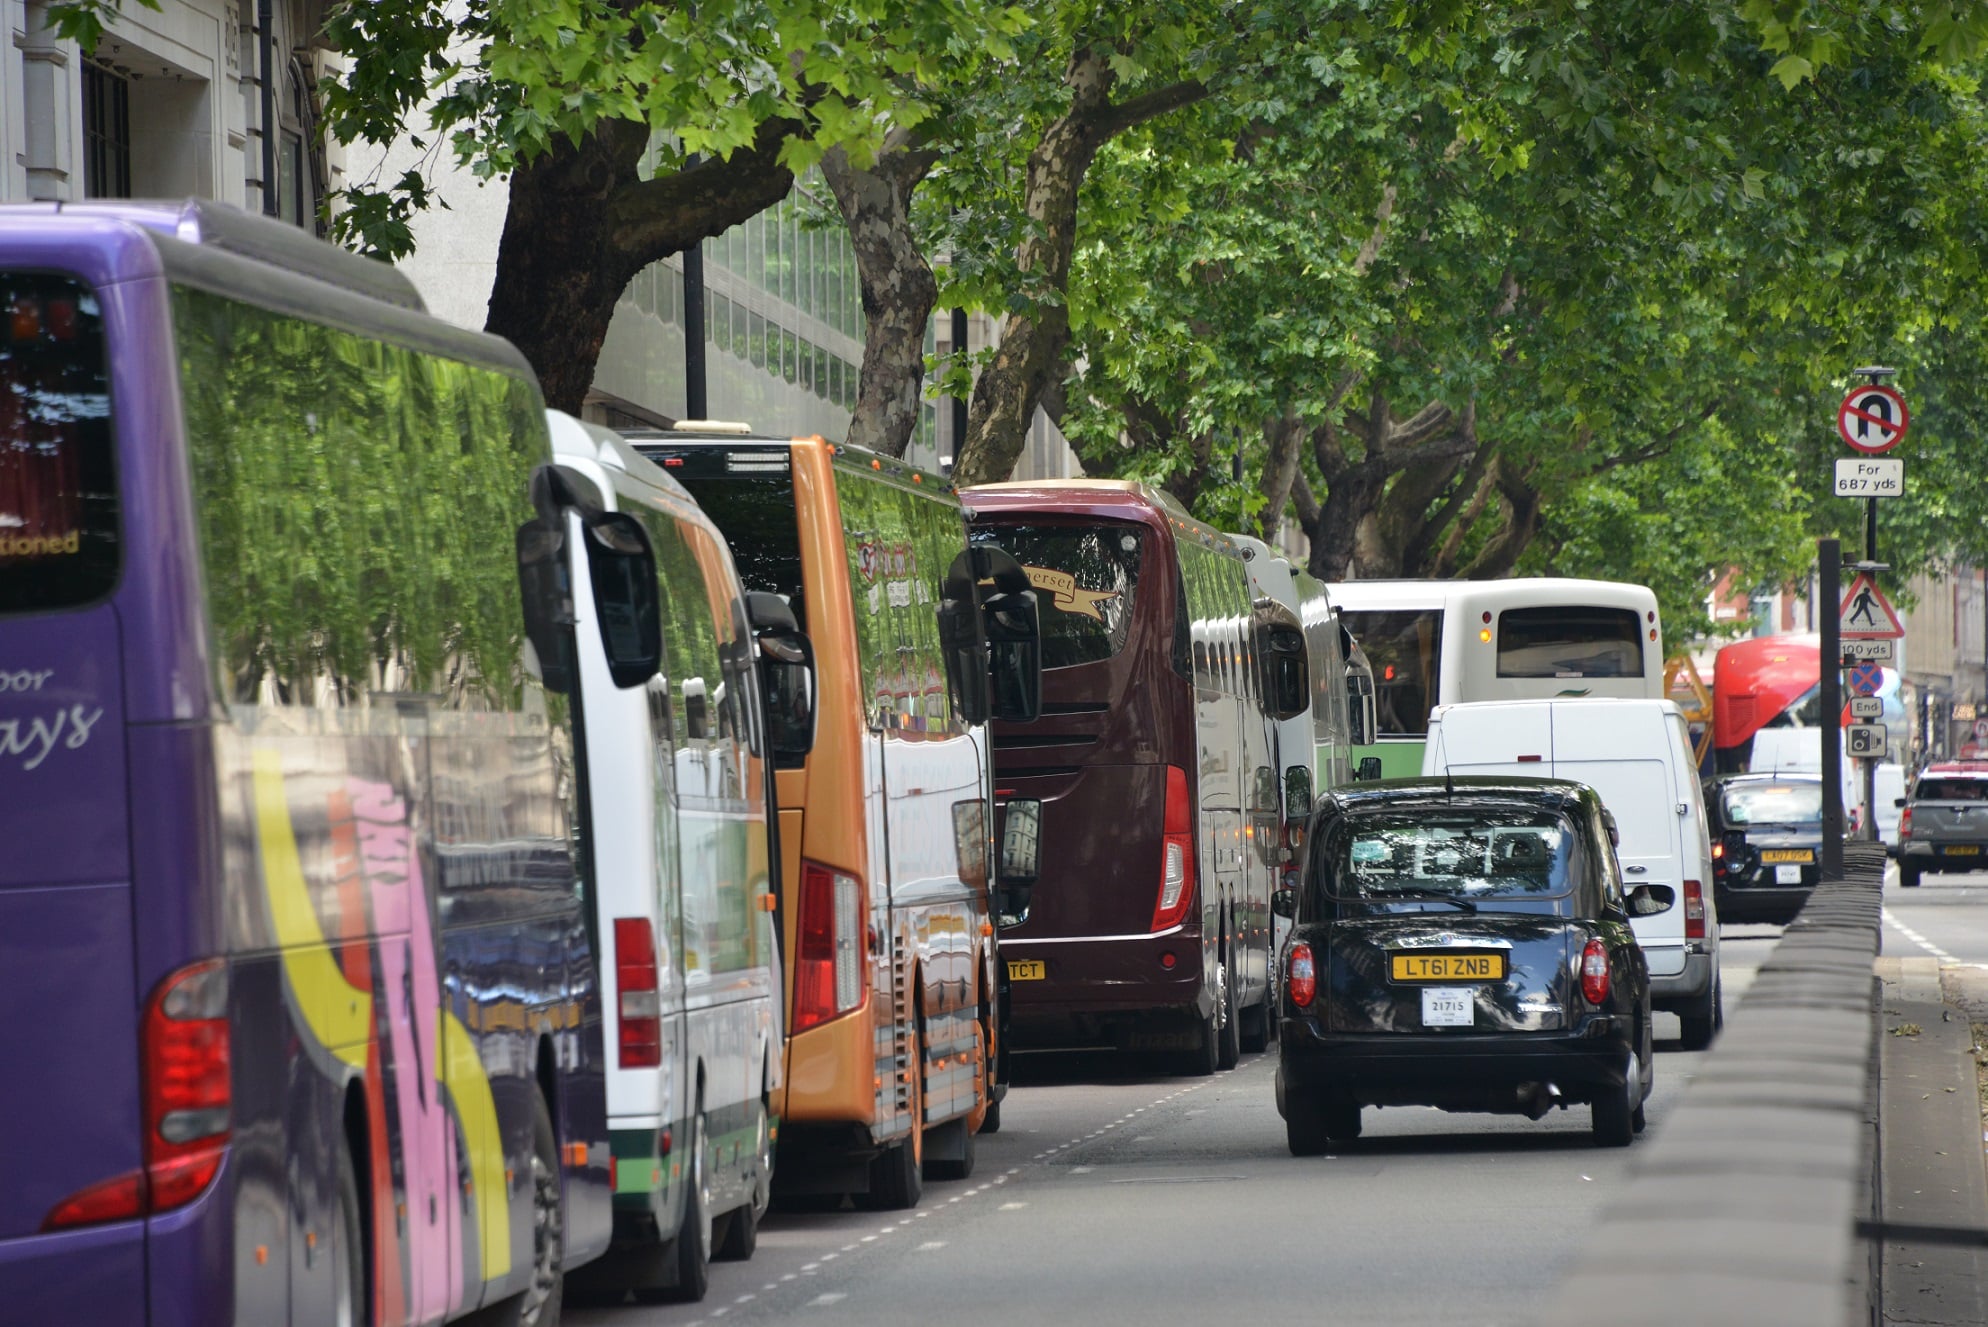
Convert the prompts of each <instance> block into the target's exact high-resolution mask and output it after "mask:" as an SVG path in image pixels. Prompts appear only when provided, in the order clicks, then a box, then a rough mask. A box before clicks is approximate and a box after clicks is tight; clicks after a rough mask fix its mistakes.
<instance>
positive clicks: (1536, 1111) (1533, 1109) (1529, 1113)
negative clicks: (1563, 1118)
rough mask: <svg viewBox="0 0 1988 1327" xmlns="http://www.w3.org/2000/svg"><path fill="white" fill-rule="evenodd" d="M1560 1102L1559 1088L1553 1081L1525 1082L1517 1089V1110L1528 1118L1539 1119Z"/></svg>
mask: <svg viewBox="0 0 1988 1327" xmlns="http://www.w3.org/2000/svg"><path fill="white" fill-rule="evenodd" d="M1559 1104H1560V1089H1559V1087H1558V1086H1557V1085H1555V1084H1553V1083H1527V1084H1526V1085H1525V1086H1523V1087H1521V1088H1520V1089H1519V1112H1520V1113H1521V1114H1523V1115H1524V1116H1525V1117H1526V1118H1527V1119H1529V1120H1539V1119H1543V1118H1545V1116H1546V1112H1548V1111H1550V1110H1552V1109H1553V1108H1554V1107H1555V1106H1557V1105H1559Z"/></svg>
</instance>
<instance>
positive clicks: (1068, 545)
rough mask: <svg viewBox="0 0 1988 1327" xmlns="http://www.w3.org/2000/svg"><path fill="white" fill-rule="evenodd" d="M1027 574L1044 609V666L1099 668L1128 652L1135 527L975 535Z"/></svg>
mask: <svg viewBox="0 0 1988 1327" xmlns="http://www.w3.org/2000/svg"><path fill="white" fill-rule="evenodd" d="M974 540H975V542H978V543H996V544H999V545H1000V546H1001V547H1003V548H1005V549H1006V550H1007V551H1008V552H1009V553H1011V554H1013V555H1014V557H1015V560H1016V561H1018V562H1020V563H1021V564H1022V566H1024V567H1025V568H1027V569H1028V574H1029V579H1030V580H1031V581H1033V582H1034V583H1035V588H1036V590H1037V591H1038V593H1039V596H1040V599H1041V604H1042V610H1041V611H1042V666H1043V667H1044V668H1070V667H1074V666H1075V665H1078V664H1088V663H1098V662H1100V661H1102V660H1105V659H1109V658H1111V657H1112V656H1113V655H1115V654H1117V653H1118V652H1119V651H1120V650H1122V649H1124V648H1125V642H1126V640H1127V639H1128V638H1129V637H1130V636H1131V634H1132V613H1133V609H1134V607H1135V600H1136V596H1137V594H1138V590H1139V564H1140V562H1141V560H1142V559H1143V557H1144V556H1145V546H1146V538H1145V531H1144V530H1142V529H1141V528H1140V527H1139V526H1136V525H1132V524H1119V523H1111V524H1101V525H1090V526H1078V525H1007V524H1002V525H999V526H994V527H983V528H982V529H980V530H977V531H975V533H974Z"/></svg>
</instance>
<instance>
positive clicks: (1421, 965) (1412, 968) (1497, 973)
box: [1388, 953, 1505, 981]
mask: <svg viewBox="0 0 1988 1327" xmlns="http://www.w3.org/2000/svg"><path fill="white" fill-rule="evenodd" d="M1388 975H1390V976H1391V977H1393V978H1394V979H1395V980H1396V981H1503V980H1504V979H1505V955H1503V954H1457V953H1430V954H1389V955H1388Z"/></svg>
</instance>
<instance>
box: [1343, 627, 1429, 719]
mask: <svg viewBox="0 0 1988 1327" xmlns="http://www.w3.org/2000/svg"><path fill="white" fill-rule="evenodd" d="M1341 616H1342V617H1343V618H1344V619H1345V622H1346V626H1347V628H1348V629H1349V630H1350V631H1351V632H1352V633H1353V638H1354V639H1355V640H1357V641H1359V642H1360V648H1361V649H1363V650H1365V651H1366V653H1367V662H1368V663H1369V664H1370V665H1372V667H1373V670H1374V706H1375V709H1376V710H1377V711H1378V713H1379V725H1378V726H1379V728H1380V736H1382V737H1426V736H1427V735H1428V732H1429V710H1430V708H1431V707H1432V706H1435V705H1439V704H1441V703H1442V699H1443V698H1442V697H1441V696H1440V695H1439V694H1438V693H1437V687H1436V676H1437V671H1436V670H1437V667H1438V664H1439V661H1440V660H1441V658H1442V652H1443V610H1442V609H1440V608H1418V609H1408V610H1403V611H1398V612H1397V611H1376V610H1364V609H1352V608H1349V609H1346V610H1344V611H1343V613H1342V614H1341Z"/></svg>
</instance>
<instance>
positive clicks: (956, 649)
mask: <svg viewBox="0 0 1988 1327" xmlns="http://www.w3.org/2000/svg"><path fill="white" fill-rule="evenodd" d="M961 556H962V557H964V556H965V555H964V554H962V555H961ZM972 590H973V587H972V586H971V584H967V583H961V582H957V581H955V579H954V578H953V577H950V576H949V577H947V578H946V597H945V598H943V599H941V600H940V601H939V612H938V618H939V653H940V655H941V656H942V657H943V658H944V660H945V664H946V690H947V691H948V692H949V693H950V694H951V696H952V698H953V708H954V709H955V710H956V711H958V713H959V716H960V718H962V719H964V720H966V722H968V723H975V724H978V723H986V722H987V717H988V714H989V710H990V705H989V700H988V694H987V692H988V666H987V654H986V646H985V644H984V643H983V642H982V640H981V638H980V631H979V627H980V623H979V620H978V617H977V615H976V613H975V611H974V606H973V593H972ZM954 591H958V593H954Z"/></svg>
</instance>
